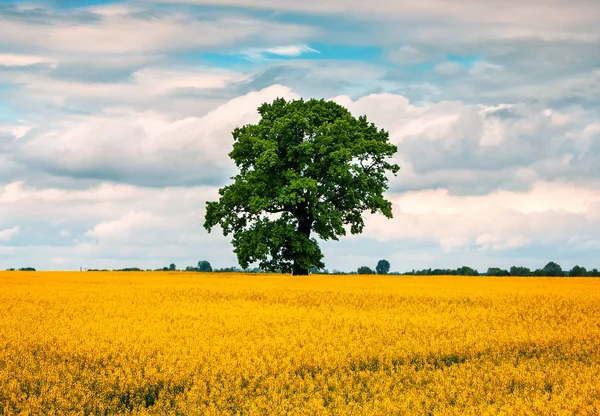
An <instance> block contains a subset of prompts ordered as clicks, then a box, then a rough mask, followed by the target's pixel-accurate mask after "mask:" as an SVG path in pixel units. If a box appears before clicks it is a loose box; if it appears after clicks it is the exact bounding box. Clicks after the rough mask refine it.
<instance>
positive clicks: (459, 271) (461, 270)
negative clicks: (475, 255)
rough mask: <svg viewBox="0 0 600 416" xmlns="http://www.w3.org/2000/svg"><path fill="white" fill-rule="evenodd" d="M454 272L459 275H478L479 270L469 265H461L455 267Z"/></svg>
mask: <svg viewBox="0 0 600 416" xmlns="http://www.w3.org/2000/svg"><path fill="white" fill-rule="evenodd" d="M456 274H458V275H459V276H479V272H478V271H477V270H475V269H473V268H471V267H468V266H462V267H459V268H458V269H456Z"/></svg>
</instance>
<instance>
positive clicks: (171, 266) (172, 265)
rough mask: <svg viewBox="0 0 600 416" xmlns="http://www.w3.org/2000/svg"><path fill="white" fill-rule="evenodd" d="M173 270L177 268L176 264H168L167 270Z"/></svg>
mask: <svg viewBox="0 0 600 416" xmlns="http://www.w3.org/2000/svg"><path fill="white" fill-rule="evenodd" d="M175 270H177V266H175V263H171V264H169V271H175Z"/></svg>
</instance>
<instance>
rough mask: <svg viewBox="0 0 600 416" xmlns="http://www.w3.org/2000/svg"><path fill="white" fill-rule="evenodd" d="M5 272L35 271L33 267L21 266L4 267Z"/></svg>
mask: <svg viewBox="0 0 600 416" xmlns="http://www.w3.org/2000/svg"><path fill="white" fill-rule="evenodd" d="M6 271H7V272H14V271H19V272H35V268H34V267H21V268H20V269H15V268H12V267H11V268H10V269H6Z"/></svg>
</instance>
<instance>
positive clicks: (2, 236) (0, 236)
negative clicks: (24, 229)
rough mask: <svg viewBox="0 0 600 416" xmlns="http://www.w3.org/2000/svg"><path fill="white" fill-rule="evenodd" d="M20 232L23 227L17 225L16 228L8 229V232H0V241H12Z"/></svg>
mask: <svg viewBox="0 0 600 416" xmlns="http://www.w3.org/2000/svg"><path fill="white" fill-rule="evenodd" d="M20 231H21V227H20V226H18V225H15V226H14V227H12V228H8V229H6V230H0V240H10V239H11V238H13V237H14V236H15V235H17V234H19V232H20Z"/></svg>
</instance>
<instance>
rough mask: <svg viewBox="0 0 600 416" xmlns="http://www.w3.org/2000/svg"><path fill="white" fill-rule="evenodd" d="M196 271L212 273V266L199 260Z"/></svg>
mask: <svg viewBox="0 0 600 416" xmlns="http://www.w3.org/2000/svg"><path fill="white" fill-rule="evenodd" d="M198 271H199V272H212V271H213V269H212V266H211V265H210V263H209V262H208V261H206V260H200V261H199V262H198Z"/></svg>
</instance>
